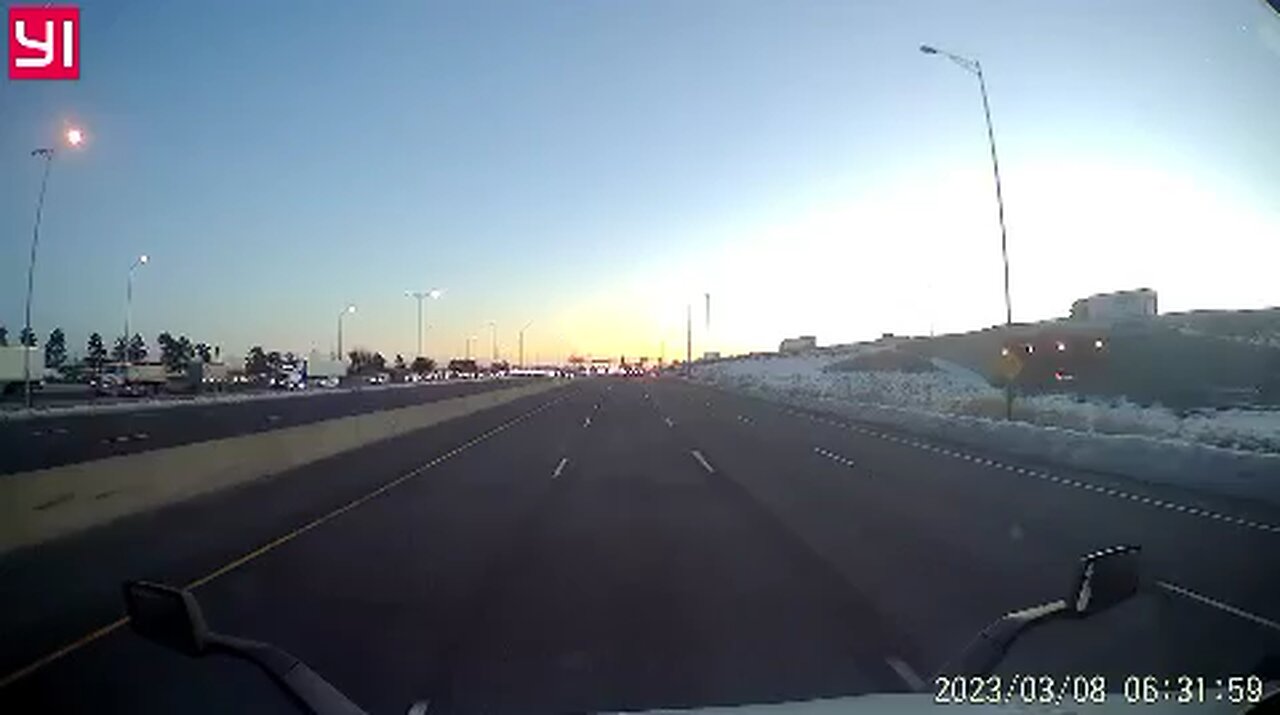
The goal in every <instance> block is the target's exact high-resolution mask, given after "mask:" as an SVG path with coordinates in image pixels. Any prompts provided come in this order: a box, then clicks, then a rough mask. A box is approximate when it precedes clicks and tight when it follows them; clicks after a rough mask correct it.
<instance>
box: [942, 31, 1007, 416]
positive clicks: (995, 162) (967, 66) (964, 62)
mask: <svg viewBox="0 0 1280 715" xmlns="http://www.w3.org/2000/svg"><path fill="white" fill-rule="evenodd" d="M920 51H921V52H923V53H925V54H926V55H942V56H943V57H946V58H947V59H949V60H951V61H952V62H954V63H956V64H957V65H958V66H960V67H961V68H962V69H964V70H965V71H966V72H969V73H971V74H973V75H975V76H976V77H977V78H978V90H979V91H980V92H981V93H982V113H983V116H985V117H986V119H987V142H988V144H990V146H991V172H992V174H993V175H994V176H995V181H996V211H997V215H998V216H999V219H1000V258H1001V259H1002V260H1003V262H1004V324H1005V326H1006V327H1009V326H1012V325H1013V302H1012V300H1011V299H1010V297H1009V237H1008V233H1007V232H1006V231H1005V226H1004V193H1003V192H1002V191H1001V189H1000V160H999V159H997V158H996V132H995V129H993V128H992V126H991V102H990V101H989V100H988V99H987V80H986V78H985V77H983V75H982V63H981V62H979V61H977V60H971V59H969V58H968V57H961V56H960V55H956V54H952V53H950V52H946V51H943V50H939V49H938V48H936V47H931V46H929V45H920ZM1004 394H1005V400H1004V402H1005V419H1012V418H1013V391H1012V386H1011V385H1010V384H1009V381H1008V380H1006V381H1005V392H1004Z"/></svg>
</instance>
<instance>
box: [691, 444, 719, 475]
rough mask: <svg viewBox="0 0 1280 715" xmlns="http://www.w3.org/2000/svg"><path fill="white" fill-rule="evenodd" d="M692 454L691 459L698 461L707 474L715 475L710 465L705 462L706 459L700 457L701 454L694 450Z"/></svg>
mask: <svg viewBox="0 0 1280 715" xmlns="http://www.w3.org/2000/svg"><path fill="white" fill-rule="evenodd" d="M692 454H693V458H694V459H696V460H698V464H701V465H702V468H703V469H705V470H707V474H715V473H716V470H715V469H713V468H712V467H711V465H710V464H709V463H708V462H707V458H706V457H704V456H702V452H699V451H698V450H696V449H695V450H693V451H692Z"/></svg>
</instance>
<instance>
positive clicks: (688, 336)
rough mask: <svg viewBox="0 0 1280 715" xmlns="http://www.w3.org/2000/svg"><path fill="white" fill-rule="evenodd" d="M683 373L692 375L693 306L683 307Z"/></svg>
mask: <svg viewBox="0 0 1280 715" xmlns="http://www.w3.org/2000/svg"><path fill="white" fill-rule="evenodd" d="M684 312H685V316H684V374H685V375H686V376H691V375H693V306H692V305H686V306H685V307H684Z"/></svg>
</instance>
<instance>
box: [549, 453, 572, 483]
mask: <svg viewBox="0 0 1280 715" xmlns="http://www.w3.org/2000/svg"><path fill="white" fill-rule="evenodd" d="M568 463H569V458H568V457H561V458H560V463H559V464H557V465H556V471H554V472H552V473H551V478H552V479H558V478H559V477H560V473H561V472H563V471H564V465H566V464H568Z"/></svg>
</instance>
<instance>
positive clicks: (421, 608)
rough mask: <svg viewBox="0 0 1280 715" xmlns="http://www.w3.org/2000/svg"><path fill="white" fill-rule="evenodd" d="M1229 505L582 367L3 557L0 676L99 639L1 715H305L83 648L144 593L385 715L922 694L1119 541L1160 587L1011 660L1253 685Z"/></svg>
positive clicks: (163, 660) (1053, 632)
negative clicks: (280, 655)
mask: <svg viewBox="0 0 1280 715" xmlns="http://www.w3.org/2000/svg"><path fill="white" fill-rule="evenodd" d="M397 478H402V479H401V480H400V481H395V482H392V480H396V479H397ZM388 483H392V484H394V485H395V486H394V487H392V488H390V489H387V490H385V491H383V492H380V493H376V494H375V495H374V496H371V497H369V498H366V499H363V500H361V501H357V502H353V501H352V500H360V499H362V497H363V496H365V495H370V494H373V493H374V490H376V489H378V488H379V487H380V486H383V485H386V484H388ZM1187 499H1194V500H1195V504H1194V505H1193V506H1189V505H1188V504H1187V503H1185V501H1184V500H1187ZM1175 500H1178V501H1175ZM353 504H354V506H352V505H353ZM1179 506H1181V507H1182V508H1181V509H1179V508H1178V507H1179ZM1237 507H1239V505H1238V504H1230V503H1220V502H1218V501H1216V500H1214V499H1213V498H1211V497H1206V496H1203V495H1190V494H1185V493H1178V494H1163V493H1162V494H1155V493H1153V492H1152V491H1151V488H1149V487H1143V486H1141V485H1140V484H1139V483H1137V482H1126V481H1124V480H1122V479H1118V478H1114V477H1106V478H1104V477H1100V476H1098V475H1081V474H1073V473H1069V472H1063V471H1060V470H1053V469H1051V468H1045V467H1043V466H1038V465H1023V464H1019V463H1015V462H1006V461H1003V460H1000V459H999V458H998V457H993V456H990V455H975V454H969V453H963V452H960V451H957V450H954V449H952V448H950V447H948V446H946V445H936V444H929V443H924V442H920V441H918V440H915V439H914V438H911V437H909V436H903V435H900V434H895V433H887V432H878V431H868V430H867V429H866V428H865V427H863V426H859V425H853V424H850V423H847V422H843V421H839V420H834V419H831V418H828V417H826V416H823V415H818V414H805V413H798V412H794V411H792V410H789V409H788V408H784V407H781V406H778V405H773V404H769V403H765V402H761V401H758V400H754V399H748V398H742V397H738V396H732V395H727V394H724V393H721V392H716V391H712V390H709V389H706V388H701V387H697V386H691V385H687V384H684V383H682V382H678V381H674V380H662V381H649V380H634V381H623V380H613V379H600V380H586V381H578V382H575V383H572V384H570V385H568V386H566V387H564V388H562V389H559V390H556V391H553V392H551V393H544V394H541V395H536V396H532V397H529V398H524V399H522V400H518V401H516V402H513V403H510V404H508V405H504V406H501V407H498V408H495V409H492V410H488V411H485V412H482V413H478V414H475V415H471V416H468V417H465V418H461V419H458V420H454V421H451V422H448V423H444V424H442V425H438V426H435V427H432V428H430V429H427V430H423V431H421V432H416V433H413V434H410V435H405V436H403V437H400V438H397V439H395V440H392V441H390V442H387V443H383V444H379V445H374V446H371V447H367V448H364V449H361V450H357V451H355V452H351V453H348V454H345V455H340V456H338V457H335V458H332V459H329V460H325V461H324V462H320V463H317V464H313V465H309V466H307V467H304V468H301V469H299V470H296V471H295V472H292V473H289V474H286V475H283V476H281V477H279V478H275V479H271V480H265V481H263V482H260V483H255V484H251V485H249V486H246V487H244V488H240V489H236V490H233V491H230V492H224V493H221V494H215V495H211V496H209V497H204V498H201V499H198V500H195V501H192V502H188V503H185V504H181V505H178V506H174V507H170V508H167V509H164V510H162V511H159V512H156V513H154V514H150V515H146V516H142V517H137V518H131V519H127V520H124V521H121V522H116V523H114V524H110V525H107V526H105V527H100V528H98V529H95V530H93V531H90V532H86V533H83V534H80V535H76V536H74V537H71V538H69V539H66V540H63V541H60V542H55V543H52V544H46V545H42V546H40V547H36V548H34V549H30V550H27V551H24V552H19V553H16V554H11V555H9V556H5V557H0V602H2V603H4V604H5V608H4V609H0V632H2V633H5V634H6V637H5V638H4V639H2V640H0V674H11V673H14V672H15V671H17V670H18V669H20V668H22V667H23V666H25V665H27V664H30V663H32V662H34V661H36V660H37V659H38V658H40V657H41V656H42V655H47V654H49V653H53V652H55V651H56V650H57V649H58V648H59V646H62V645H65V644H68V643H77V642H79V643H80V645H78V646H76V647H74V648H71V649H70V650H68V651H66V652H65V654H64V655H62V656H61V657H58V658H56V659H53V660H51V661H49V662H48V663H47V664H45V665H43V666H42V667H39V668H36V669H34V670H33V671H31V672H29V673H27V674H26V675H25V676H24V677H21V678H19V679H17V680H14V681H12V682H9V683H8V684H7V685H6V686H4V687H2V688H0V712H27V711H58V712H94V713H101V712H131V713H133V712H172V711H183V712H227V711H241V712H243V711H254V712H259V711H273V710H279V711H280V712H290V709H289V705H288V704H287V702H286V701H285V700H284V699H283V697H282V696H280V695H279V694H278V693H276V692H275V691H274V690H273V688H272V687H271V686H270V684H269V683H268V682H267V681H266V679H265V678H264V677H262V676H259V675H258V674H257V673H256V672H254V671H253V669H252V667H251V666H248V665H245V664H242V663H239V662H236V661H229V660H225V659H221V660H220V659H203V660H192V659H187V658H184V657H181V656H178V655H174V654H170V653H168V652H166V651H163V650H162V649H160V648H159V647H157V646H154V645H152V644H149V643H146V642H143V641H141V640H140V639H139V638H138V637H136V636H134V635H133V634H132V633H131V632H129V631H128V628H127V626H125V627H115V628H114V629H112V630H109V631H108V632H106V634H105V635H101V636H100V637H97V638H93V639H88V640H85V639H83V637H84V636H85V635H86V634H90V633H92V632H94V631H95V629H99V628H101V627H102V626H104V625H109V624H111V623H113V622H114V619H116V618H118V617H119V615H120V614H121V612H122V608H121V606H120V604H119V596H118V590H117V589H118V584H119V582H120V581H121V580H123V579H126V578H149V579H154V580H161V581H165V582H168V583H173V584H178V585H183V584H191V585H192V587H193V590H194V592H195V593H196V595H197V596H198V598H199V599H200V600H201V602H202V603H203V604H204V608H205V614H206V617H207V619H208V620H209V622H210V624H211V626H212V627H213V628H214V629H216V630H220V631H224V632H228V633H233V634H236V635H241V636H245V637H251V638H256V639H261V640H268V641H271V642H273V643H276V644H277V645H279V646H281V647H284V648H286V649H287V650H289V651H291V652H292V653H294V654H295V655H297V656H299V657H301V658H302V659H303V660H305V661H306V662H307V663H309V664H310V665H311V666H312V667H313V668H315V669H316V670H317V671H318V672H320V673H321V674H322V675H324V676H325V677H326V678H327V679H329V680H330V682H332V683H333V684H335V685H336V686H337V687H338V688H340V689H341V690H343V691H344V692H345V693H347V694H348V695H349V696H350V697H351V698H352V699H353V700H355V701H356V702H357V703H359V704H360V705H362V706H363V707H365V708H366V709H368V710H370V711H371V712H384V713H393V712H395V713H400V712H404V711H405V709H406V707H407V706H408V704H409V703H411V702H413V701H415V700H419V699H424V700H430V701H431V702H432V704H433V708H440V709H441V711H444V712H485V713H503V712H563V711H593V710H617V709H635V708H646V707H657V706H698V705H709V704H738V703H755V702H772V701H785V700H797V699H807V698H814V697H821V696H836V695H856V694H860V693H868V692H884V691H906V690H909V689H911V688H912V687H917V686H920V685H921V681H923V687H924V688H925V689H926V690H928V689H930V688H931V684H930V681H929V677H928V676H929V674H930V673H931V672H933V670H934V669H936V668H938V667H939V666H940V665H941V664H942V663H943V662H944V661H945V660H946V659H947V658H948V657H949V656H951V655H952V654H954V653H955V652H956V651H957V650H958V649H959V648H960V647H962V646H963V645H964V643H965V642H966V641H967V640H968V638H969V637H970V636H971V635H972V634H973V633H974V632H975V631H977V630H978V629H980V628H981V627H982V626H984V625H985V624H986V623H987V622H989V621H990V620H992V619H993V618H995V617H996V616H998V615H1000V614H1001V613H1004V612H1006V611H1009V610H1012V609H1015V608H1020V607H1025V606H1029V605H1035V604H1039V603H1043V602H1045V601H1048V600H1052V599H1055V598H1060V597H1062V596H1063V595H1065V589H1066V584H1067V582H1068V581H1069V579H1070V576H1071V573H1072V569H1073V567H1074V564H1075V560H1076V558H1077V557H1078V556H1079V555H1081V554H1083V553H1085V552H1088V551H1090V550H1093V549H1095V548H1099V547H1103V546H1109V545H1112V544H1115V543H1126V542H1129V543H1139V544H1141V545H1142V546H1143V549H1144V559H1145V563H1146V565H1147V568H1148V574H1149V578H1150V581H1151V584H1150V585H1149V587H1148V591H1147V593H1145V594H1144V595H1143V596H1139V597H1138V598H1136V599H1134V600H1133V601H1132V602H1130V603H1127V604H1124V605H1122V606H1120V607H1118V608H1117V609H1115V610H1113V611H1111V612H1109V613H1107V614H1103V615H1101V616H1098V617H1096V618H1095V619H1092V620H1090V621H1085V622H1083V623H1068V624H1062V627H1056V626H1055V627H1052V628H1047V629H1045V630H1044V631H1042V632H1039V633H1036V634H1034V638H1033V639H1032V640H1030V641H1029V642H1027V643H1025V644H1024V645H1021V646H1019V647H1018V648H1015V651H1014V654H1013V658H1012V660H1011V663H1012V665H1011V666H1010V667H1016V668H1021V669H1022V670H1021V672H1024V673H1025V672H1033V673H1040V672H1046V673H1057V674H1091V675H1102V676H1105V677H1107V678H1110V679H1111V680H1110V681H1109V685H1110V688H1111V689H1112V690H1116V691H1118V690H1119V689H1120V688H1121V687H1122V680H1123V678H1124V677H1125V676H1126V675H1131V674H1147V673H1153V674H1159V673H1183V672H1187V673H1205V674H1210V675H1213V674H1230V673H1236V674H1238V673H1243V672H1247V671H1248V669H1249V668H1250V667H1252V666H1253V665H1254V663H1255V662H1256V661H1257V660H1258V659H1259V658H1260V657H1261V656H1262V655H1263V654H1265V653H1268V652H1280V631H1276V630H1272V629H1271V628H1269V627H1268V626H1266V625H1265V624H1264V623H1255V622H1250V621H1249V620H1247V618H1246V617H1247V616H1253V617H1260V618H1262V619H1263V620H1264V621H1265V620H1266V619H1270V620H1273V621H1274V620H1280V548H1277V547H1278V545H1280V529H1276V528H1273V525H1275V524H1280V515H1275V514H1268V513H1266V511H1265V510H1254V511H1252V512H1250V513H1249V515H1248V518H1241V519H1238V520H1237V519H1236V516H1237V513H1236V512H1233V511H1230V510H1232V509H1235V508H1237ZM335 509H341V511H340V512H337V513H335V511H334V510H335ZM264 544H266V545H268V546H267V548H265V549H263V550H257V551H255V549H256V548H257V547H259V546H261V545H264ZM245 554H248V558H244V559H238V557H240V556H242V555H245ZM1157 582H1158V583H1165V584H1171V585H1174V586H1176V587H1178V588H1180V589H1183V590H1185V591H1187V592H1189V593H1193V594H1197V595H1200V596H1205V597H1209V598H1210V599H1211V600H1212V603H1201V602H1197V601H1194V600H1192V599H1191V598H1188V597H1186V596H1184V595H1176V596H1175V595H1172V594H1171V593H1170V592H1169V590H1168V589H1167V588H1165V587H1160V586H1158V585H1156V583H1157ZM1225 609H1237V610H1239V611H1240V612H1242V613H1244V614H1245V616H1246V617H1242V616H1240V615H1233V614H1231V613H1228V612H1227V610H1225ZM6 677H7V676H5V675H0V679H3V678H6ZM0 682H3V681H0ZM432 712H436V710H434V709H433V711H432Z"/></svg>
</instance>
